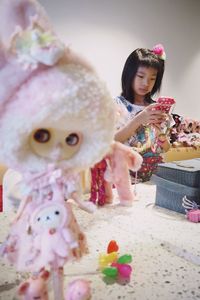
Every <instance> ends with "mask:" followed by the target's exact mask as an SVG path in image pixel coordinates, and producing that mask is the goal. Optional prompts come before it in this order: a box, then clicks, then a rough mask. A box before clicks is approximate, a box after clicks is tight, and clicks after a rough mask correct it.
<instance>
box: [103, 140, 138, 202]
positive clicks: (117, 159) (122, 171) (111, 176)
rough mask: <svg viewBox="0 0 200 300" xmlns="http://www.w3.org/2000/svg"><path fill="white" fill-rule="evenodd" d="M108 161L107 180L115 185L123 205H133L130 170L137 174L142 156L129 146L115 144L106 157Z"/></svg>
mask: <svg viewBox="0 0 200 300" xmlns="http://www.w3.org/2000/svg"><path fill="white" fill-rule="evenodd" d="M106 161H107V169H106V172H105V176H104V177H105V180H106V181H107V182H108V183H109V182H110V183H111V184H114V185H115V187H116V189H117V193H118V196H119V200H120V204H121V205H125V206H129V205H132V202H133V200H134V193H133V190H132V187H131V180H130V175H129V170H132V171H133V172H136V171H137V170H139V169H140V167H141V164H142V156H141V155H140V154H138V153H137V152H136V151H134V150H132V149H131V148H130V147H128V146H126V145H123V144H121V143H119V142H114V143H113V144H112V145H111V150H110V152H109V153H108V155H107V156H106ZM107 190H108V189H107Z"/></svg>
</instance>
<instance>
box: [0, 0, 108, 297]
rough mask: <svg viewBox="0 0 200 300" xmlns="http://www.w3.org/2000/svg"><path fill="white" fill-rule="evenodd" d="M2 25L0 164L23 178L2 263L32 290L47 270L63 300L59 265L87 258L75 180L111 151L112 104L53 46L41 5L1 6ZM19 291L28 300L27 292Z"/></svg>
mask: <svg viewBox="0 0 200 300" xmlns="http://www.w3.org/2000/svg"><path fill="white" fill-rule="evenodd" d="M10 16H12V18H11V17H10ZM8 18H9V20H10V21H9V23H7V19H8ZM0 21H1V26H0V37H1V47H0V64H1V70H0V82H1V86H2V87H3V88H1V90H0V136H1V141H2V146H1V149H0V161H3V162H4V163H5V164H6V165H7V166H8V167H10V168H13V169H15V170H17V171H19V172H20V173H21V174H22V178H23V179H22V183H21V189H22V191H23V193H22V198H23V199H22V200H21V203H20V206H19V209H18V212H17V214H16V217H15V219H14V220H13V222H12V224H11V228H10V232H9V235H8V236H7V239H6V241H5V242H4V243H3V245H2V247H1V255H2V256H3V257H4V258H6V259H7V260H8V261H9V262H10V263H12V264H13V265H14V266H15V267H16V268H17V270H18V271H25V272H27V271H28V272H32V273H33V276H34V278H36V279H38V283H40V282H41V280H42V278H43V277H41V271H42V270H45V269H46V270H49V271H50V272H51V273H52V277H53V284H54V297H55V299H56V300H58V299H59V300H62V299H63V297H64V292H63V286H62V278H63V267H64V265H65V263H66V262H68V261H69V260H71V259H79V258H80V257H81V256H82V255H84V254H85V253H87V251H88V250H87V243H86V238H85V235H84V233H83V232H82V231H81V229H80V227H79V225H78V223H77V221H76V219H75V216H74V214H73V210H72V207H71V203H70V202H71V201H70V199H73V200H74V201H75V202H76V203H77V204H78V206H80V207H81V208H82V209H84V210H86V211H93V209H94V205H92V203H89V202H88V203H86V202H84V201H83V200H82V195H81V189H80V179H79V173H80V172H81V171H82V170H84V169H86V168H88V167H91V166H92V165H94V164H95V163H96V162H98V161H99V160H100V159H102V158H103V157H104V156H105V155H106V153H107V152H108V151H109V149H110V144H111V143H112V141H113V135H114V113H113V109H112V99H111V97H110V95H109V93H108V91H107V89H106V87H105V85H104V83H102V82H101V81H100V79H99V78H98V77H97V75H96V74H95V72H94V71H93V70H92V68H91V67H90V66H89V65H88V64H87V63H86V62H85V61H84V60H83V59H81V58H80V57H78V56H77V55H75V54H74V53H73V52H72V51H71V49H69V48H67V47H65V45H64V44H63V43H62V42H61V41H60V40H59V39H58V38H57V36H56V35H55V33H54V32H53V31H52V29H51V26H50V23H49V20H48V18H47V16H46V14H45V12H44V10H43V9H42V7H41V6H40V5H39V3H37V2H36V1H33V0H19V1H17V3H16V2H15V1H14V0H4V1H3V2H2V7H1V18H0ZM99 112H103V113H99ZM94 149H95V151H94ZM31 278H32V277H31ZM31 278H30V281H29V282H28V285H31V286H33V280H32V279H33V278H32V279H31ZM85 284H86V285H87V283H86V282H85ZM25 286H27V284H25ZM45 286H46V285H45V284H44V285H43V287H44V289H43V292H44V294H45V295H46V290H45V289H46V288H45ZM81 286H82V285H81V283H80V284H79V283H77V284H76V287H77V288H79V287H81ZM19 290H20V293H21V295H23V297H24V299H30V298H28V296H27V295H28V293H29V290H26V289H24V288H22V289H19ZM85 290H86V291H87V293H88V288H86V289H85ZM23 292H24V293H23ZM38 293H39V294H40V295H39V296H40V297H41V299H48V296H44V297H43V296H42V292H40V291H39V292H38ZM39 296H38V297H39ZM42 297H43V298H42ZM45 297H46V298H45ZM66 299H68V300H69V299H71V298H70V296H69V295H68V294H67V296H66ZM81 299H85V298H84V295H83V297H82V298H81Z"/></svg>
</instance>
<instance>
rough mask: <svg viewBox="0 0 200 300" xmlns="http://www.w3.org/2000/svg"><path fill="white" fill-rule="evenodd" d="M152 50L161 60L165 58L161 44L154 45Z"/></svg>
mask: <svg viewBox="0 0 200 300" xmlns="http://www.w3.org/2000/svg"><path fill="white" fill-rule="evenodd" d="M152 52H153V53H154V54H156V55H158V57H159V58H160V59H162V60H166V53H165V50H164V47H163V45H162V44H158V45H155V46H154V47H153V49H152Z"/></svg>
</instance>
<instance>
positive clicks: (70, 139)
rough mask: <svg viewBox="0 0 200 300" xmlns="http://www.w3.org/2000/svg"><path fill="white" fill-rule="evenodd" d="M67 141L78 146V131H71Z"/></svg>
mask: <svg viewBox="0 0 200 300" xmlns="http://www.w3.org/2000/svg"><path fill="white" fill-rule="evenodd" d="M65 142H66V144H67V145H69V146H76V145H77V144H78V142H79V136H78V135H77V134H76V133H71V134H69V135H68V136H67V137H66V139H65Z"/></svg>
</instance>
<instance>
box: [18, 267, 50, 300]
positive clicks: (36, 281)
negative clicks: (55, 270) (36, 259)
mask: <svg viewBox="0 0 200 300" xmlns="http://www.w3.org/2000/svg"><path fill="white" fill-rule="evenodd" d="M48 278H49V272H48V271H45V270H43V271H42V272H41V273H40V274H39V276H37V277H34V276H32V277H30V278H29V279H27V280H26V281H24V282H22V283H21V284H20V285H19V287H18V295H19V296H21V299H23V300H32V299H40V300H48V299H49V297H48V289H47V283H46V281H47V280H48Z"/></svg>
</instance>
